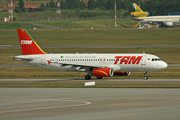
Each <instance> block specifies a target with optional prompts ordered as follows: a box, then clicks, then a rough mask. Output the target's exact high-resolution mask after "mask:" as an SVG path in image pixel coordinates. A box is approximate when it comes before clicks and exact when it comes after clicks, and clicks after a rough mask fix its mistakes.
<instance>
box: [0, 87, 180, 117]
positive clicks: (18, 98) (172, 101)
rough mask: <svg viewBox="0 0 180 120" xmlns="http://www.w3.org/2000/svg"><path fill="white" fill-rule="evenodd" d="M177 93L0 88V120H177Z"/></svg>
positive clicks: (179, 103) (179, 94)
mask: <svg viewBox="0 0 180 120" xmlns="http://www.w3.org/2000/svg"><path fill="white" fill-rule="evenodd" d="M179 113H180V89H157V88H145V89H143V88H0V120H179V118H180V114H179Z"/></svg>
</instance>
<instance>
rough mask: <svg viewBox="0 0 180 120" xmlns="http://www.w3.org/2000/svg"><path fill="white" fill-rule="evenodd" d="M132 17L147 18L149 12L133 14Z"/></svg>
mask: <svg viewBox="0 0 180 120" xmlns="http://www.w3.org/2000/svg"><path fill="white" fill-rule="evenodd" d="M131 16H132V17H147V16H149V12H131Z"/></svg>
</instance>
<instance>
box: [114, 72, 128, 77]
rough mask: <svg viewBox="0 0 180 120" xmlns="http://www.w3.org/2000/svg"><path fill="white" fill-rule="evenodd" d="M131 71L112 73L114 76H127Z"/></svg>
mask: <svg viewBox="0 0 180 120" xmlns="http://www.w3.org/2000/svg"><path fill="white" fill-rule="evenodd" d="M130 73H131V72H122V71H116V72H114V74H113V75H116V76H129V75H130Z"/></svg>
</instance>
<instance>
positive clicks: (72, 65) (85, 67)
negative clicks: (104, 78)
mask: <svg viewBox="0 0 180 120" xmlns="http://www.w3.org/2000/svg"><path fill="white" fill-rule="evenodd" d="M57 66H60V67H70V68H75V69H76V70H77V71H82V72H84V71H88V70H89V69H90V68H108V67H110V66H106V65H95V64H77V63H60V62H50V61H48V66H47V67H48V68H50V67H57Z"/></svg>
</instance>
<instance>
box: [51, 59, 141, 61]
mask: <svg viewBox="0 0 180 120" xmlns="http://www.w3.org/2000/svg"><path fill="white" fill-rule="evenodd" d="M121 60H122V59H119V60H118V61H121ZM50 61H106V59H50ZM107 61H116V59H107ZM123 61H126V60H124V59H123ZM132 61H133V60H132ZM136 61H139V59H136Z"/></svg>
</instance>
